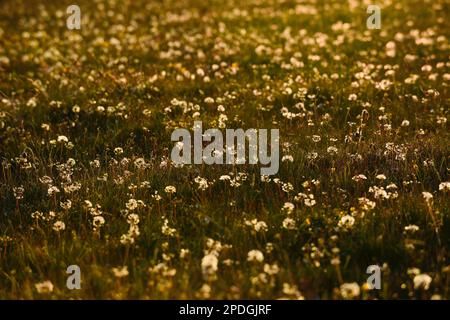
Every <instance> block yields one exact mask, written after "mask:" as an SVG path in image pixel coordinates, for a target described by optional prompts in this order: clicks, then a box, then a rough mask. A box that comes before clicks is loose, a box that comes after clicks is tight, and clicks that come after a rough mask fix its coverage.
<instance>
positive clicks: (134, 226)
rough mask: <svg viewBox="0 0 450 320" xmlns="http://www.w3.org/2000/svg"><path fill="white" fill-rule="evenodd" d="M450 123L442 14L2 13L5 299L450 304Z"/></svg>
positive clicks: (259, 5)
mask: <svg viewBox="0 0 450 320" xmlns="http://www.w3.org/2000/svg"><path fill="white" fill-rule="evenodd" d="M70 4H77V5H78V6H79V7H80V9H81V29H80V30H69V29H68V28H67V26H66V20H67V17H68V16H69V15H68V14H67V13H66V8H67V6H68V5H70ZM369 4H376V5H379V6H380V7H381V29H379V30H377V29H368V28H367V26H366V20H367V18H368V16H369V14H368V13H367V12H366V9H367V6H368V5H369ZM449 104H450V4H449V2H448V1H444V0H442V1H440V0H436V1H425V0H395V1H392V0H390V1H388V0H380V1H374V2H373V3H369V1H357V0H351V1H344V0H342V1H326V0H304V1H300V0H297V1H294V0H285V1H275V0H245V1H236V0H232V1H225V0H220V1H219V0H211V1H193V0H168V1H156V0H149V1H144V0H123V1H119V0H116V1H106V0H95V1H91V0H76V3H73V2H72V1H70V2H69V1H50V0H48V1H45V0H3V1H0V158H1V159H0V160H1V170H0V298H1V299H72V298H73V299H195V298H199V299H253V298H255V299H280V298H281V299H284V298H285V299H303V298H305V299H374V298H378V299H439V298H441V299H449V298H450V252H449V250H450V202H449V195H450V182H449V180H450V179H449V173H450V166H449V160H450V131H449V123H448V122H447V118H448V116H449V111H450V108H449ZM196 120H197V121H202V122H203V127H204V128H221V129H225V128H243V129H248V128H267V129H273V128H276V129H279V130H280V151H281V154H280V168H279V171H278V173H277V174H276V175H273V176H270V177H265V176H263V177H261V176H260V168H259V166H258V165H206V164H200V165H185V166H182V167H179V166H174V165H173V163H172V162H171V160H170V154H171V150H172V147H173V145H174V143H173V142H172V141H171V133H172V132H173V130H174V129H176V128H187V129H190V128H192V125H193V123H194V121H196ZM70 265H77V266H79V268H80V272H81V289H79V290H76V289H75V290H70V289H68V288H67V286H66V280H67V278H68V276H69V275H70V274H68V273H66V269H67V267H68V266H70ZM370 265H378V266H380V268H381V289H380V290H377V289H374V290H369V288H368V285H367V284H366V280H367V278H368V277H369V276H370V274H368V273H366V269H367V267H368V266H370Z"/></svg>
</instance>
